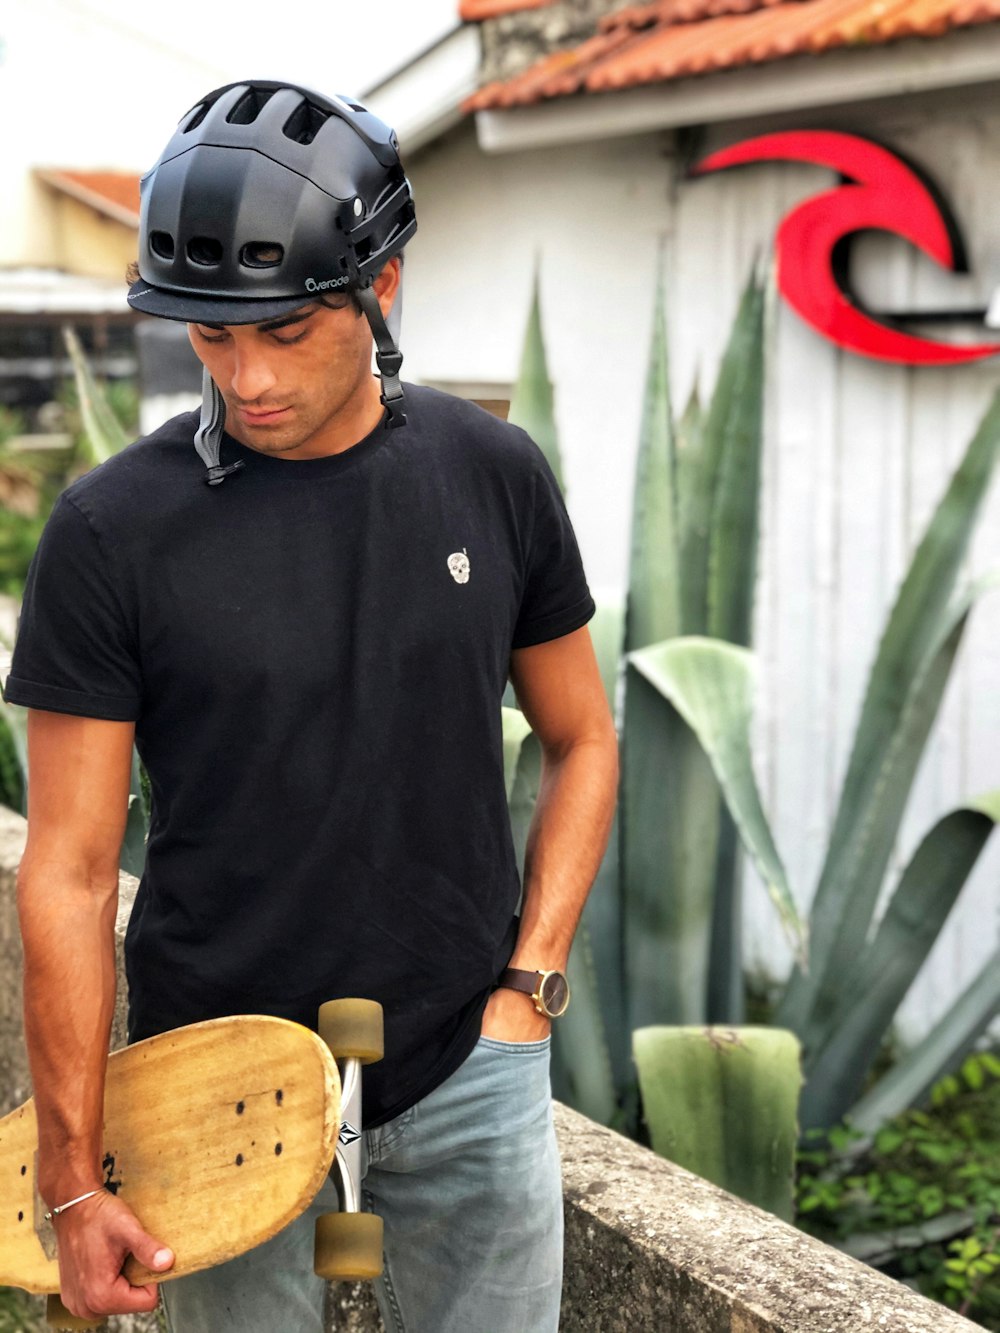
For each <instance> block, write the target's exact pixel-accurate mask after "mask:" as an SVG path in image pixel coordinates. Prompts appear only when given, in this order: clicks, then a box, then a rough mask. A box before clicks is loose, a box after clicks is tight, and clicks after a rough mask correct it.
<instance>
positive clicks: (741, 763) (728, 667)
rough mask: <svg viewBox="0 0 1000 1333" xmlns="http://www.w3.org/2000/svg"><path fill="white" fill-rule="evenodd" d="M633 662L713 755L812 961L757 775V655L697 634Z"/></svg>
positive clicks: (776, 898)
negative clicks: (754, 750)
mask: <svg viewBox="0 0 1000 1333" xmlns="http://www.w3.org/2000/svg"><path fill="white" fill-rule="evenodd" d="M629 664H630V666H631V667H633V668H634V669H635V670H636V671H637V672H638V673H639V674H641V675H642V676H643V677H644V679H645V680H646V681H647V682H648V684H649V686H650V687H651V688H652V689H653V690H654V691H655V693H656V694H657V695H659V696H661V697H662V699H663V700H664V701H666V702H668V703H669V704H670V705H671V707H672V708H674V709H675V710H676V711H677V712H678V713H679V714H680V716H681V717H682V718H683V719H684V722H685V724H686V725H687V727H689V728H690V731H691V733H692V740H693V741H695V742H696V743H697V744H698V746H699V747H700V748H701V749H702V750H703V751H704V753H705V754H706V755H707V757H708V760H709V761H710V763H711V767H712V771H713V772H714V774H715V777H716V779H717V781H718V783H719V786H720V787H721V788H722V791H723V793H724V795H725V798H726V801H727V804H728V806H729V809H730V811H731V813H732V815H733V818H734V819H735V821H736V825H737V827H738V829H739V831H740V835H741V838H742V840H743V845H744V846H745V847H746V849H747V851H748V852H749V853H750V855H751V856H752V858H753V861H754V864H755V865H756V867H757V871H758V873H759V874H760V876H761V878H762V879H763V881H764V883H765V885H766V886H767V891H768V893H769V895H770V897H771V899H772V901H773V903H774V905H775V907H776V908H777V910H778V916H779V918H780V920H781V923H782V926H783V927H784V929H785V933H786V935H787V936H788V940H789V943H790V944H791V946H792V949H793V950H794V952H795V954H796V956H797V957H798V958H800V959H803V960H804V958H805V955H806V949H807V930H806V925H805V923H804V921H803V920H802V918H801V916H800V915H799V912H798V909H797V907H796V906H795V900H794V898H793V896H792V893H791V890H790V888H789V885H788V878H787V876H786V874H785V868H784V866H783V864H782V861H781V857H780V856H779V854H778V850H777V848H776V846H775V844H774V839H773V836H772V833H771V828H770V825H769V823H768V820H767V816H766V815H765V813H764V808H763V804H762V802H761V799H760V792H759V790H758V787H757V780H756V777H755V775H754V771H753V757H752V753H751V747H750V729H751V719H752V711H753V691H754V684H755V679H754V675H755V659H754V656H753V654H752V653H751V652H749V651H748V650H747V649H746V648H739V647H737V646H736V645H734V644H728V643H722V642H721V641H720V640H718V639H708V638H703V637H701V636H698V635H690V636H685V637H683V638H680V639H673V640H671V641H670V642H669V643H658V644H655V645H653V647H651V648H644V649H642V650H640V651H639V652H635V653H630V654H629Z"/></svg>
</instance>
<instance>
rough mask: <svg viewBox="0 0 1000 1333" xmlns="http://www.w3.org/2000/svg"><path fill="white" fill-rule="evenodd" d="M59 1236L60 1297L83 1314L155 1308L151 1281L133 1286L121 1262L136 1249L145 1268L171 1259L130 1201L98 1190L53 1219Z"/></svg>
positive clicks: (87, 1316)
mask: <svg viewBox="0 0 1000 1333" xmlns="http://www.w3.org/2000/svg"><path fill="white" fill-rule="evenodd" d="M53 1225H54V1226H55V1229H56V1235H57V1237H58V1240H59V1283H60V1288H61V1289H60V1297H61V1299H62V1303H63V1305H65V1306H66V1308H67V1310H69V1311H71V1312H72V1313H73V1314H75V1315H80V1316H81V1317H83V1318H84V1319H96V1318H99V1317H100V1316H102V1315H106V1314H132V1313H134V1312H137V1311H149V1310H155V1309H156V1302H157V1299H158V1296H159V1288H158V1287H157V1285H156V1283H155V1282H151V1283H149V1284H148V1285H147V1286H144V1287H133V1286H132V1285H131V1283H130V1282H129V1281H128V1279H127V1278H126V1277H125V1276H124V1275H123V1273H122V1266H123V1265H124V1263H125V1260H126V1259H127V1257H128V1256H129V1255H130V1254H134V1255H135V1257H136V1258H137V1259H138V1260H139V1262H140V1263H142V1264H145V1265H146V1267H147V1268H152V1269H155V1270H156V1271H157V1272H164V1271H165V1270H166V1269H168V1268H170V1266H171V1265H172V1264H173V1262H174V1256H173V1253H172V1251H171V1250H169V1249H168V1248H167V1246H166V1245H162V1244H161V1243H160V1242H159V1241H158V1240H154V1238H153V1237H152V1236H150V1235H149V1234H148V1233H147V1232H146V1231H144V1230H143V1228H142V1226H141V1225H140V1223H139V1219H138V1218H137V1217H136V1216H135V1214H134V1213H133V1212H132V1210H131V1209H130V1208H129V1207H128V1205H127V1204H126V1203H124V1202H122V1200H121V1199H116V1198H115V1196H114V1195H113V1194H109V1193H107V1191H104V1190H102V1191H101V1193H100V1194H97V1195H95V1196H94V1198H93V1199H87V1200H86V1201H85V1202H84V1203H81V1204H77V1206H76V1207H75V1208H71V1209H70V1210H69V1211H68V1212H66V1213H63V1214H62V1215H61V1216H60V1217H57V1218H56V1219H55V1220H54V1223H53Z"/></svg>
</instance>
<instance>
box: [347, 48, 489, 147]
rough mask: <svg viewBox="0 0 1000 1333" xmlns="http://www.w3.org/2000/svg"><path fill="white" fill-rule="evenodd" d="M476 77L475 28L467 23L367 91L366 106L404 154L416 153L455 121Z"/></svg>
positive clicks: (477, 68) (458, 119)
mask: <svg viewBox="0 0 1000 1333" xmlns="http://www.w3.org/2000/svg"><path fill="white" fill-rule="evenodd" d="M478 75H479V31H478V29H477V28H476V26H475V25H474V24H466V25H463V26H461V27H457V28H455V29H454V30H453V31H452V32H449V33H448V34H447V35H446V36H445V37H442V39H441V40H440V41H439V42H436V43H435V44H434V45H433V46H432V47H431V48H430V50H428V51H426V52H425V53H424V54H423V55H422V56H421V57H420V58H419V59H417V60H414V61H411V62H410V63H409V64H407V65H404V66H403V67H402V69H399V70H396V71H395V72H394V73H393V74H392V75H391V76H390V77H389V78H387V79H385V80H383V81H382V82H381V83H378V84H376V85H375V86H374V87H373V88H370V89H368V90H367V91H366V92H365V95H364V101H365V106H367V107H368V108H369V109H370V110H372V111H374V112H375V114H376V115H377V116H381V118H382V119H383V120H384V121H385V122H386V124H387V125H391V126H392V127H393V129H394V130H395V131H396V135H397V137H398V138H399V144H400V148H401V150H402V151H403V152H404V153H406V152H415V151H416V150H417V149H418V148H422V147H423V146H424V144H426V143H430V142H432V141H433V140H434V139H436V138H437V137H438V136H439V135H440V134H443V133H444V132H445V130H449V129H451V127H452V126H453V125H457V124H458V122H459V121H460V120H461V118H462V112H461V106H462V103H463V102H464V101H465V99H466V98H467V97H469V96H470V95H471V94H472V93H474V92H475V91H476V88H477V87H478Z"/></svg>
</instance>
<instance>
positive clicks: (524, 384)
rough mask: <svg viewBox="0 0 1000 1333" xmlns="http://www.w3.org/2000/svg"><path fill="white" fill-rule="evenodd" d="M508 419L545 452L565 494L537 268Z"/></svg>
mask: <svg viewBox="0 0 1000 1333" xmlns="http://www.w3.org/2000/svg"><path fill="white" fill-rule="evenodd" d="M507 420H508V421H511V422H513V423H514V425H515V426H520V427H521V429H522V430H526V431H527V432H528V434H529V435H530V436H531V438H532V439H533V440H534V441H535V443H536V444H537V445H538V447H539V449H541V451H542V453H543V454H544V455H545V458H546V460H547V462H548V465H549V467H550V468H551V469H552V471H553V473H554V474H555V478H556V481H557V482H558V483H559V489H560V490H561V491H562V492H563V493H564V494H565V491H566V486H565V483H564V481H563V467H562V456H561V454H560V451H559V432H558V430H557V428H556V413H555V395H554V393H553V389H552V380H551V379H550V378H549V363H548V357H547V356H546V354H545V337H544V334H543V333H542V305H541V296H540V292H539V276H538V269H537V268H536V269H535V280H534V286H533V288H532V294H531V311H530V313H529V315H528V324H527V327H526V329H525V331H524V344H523V347H522V349H521V366H520V370H519V371H518V376H517V383H516V384H515V385H514V392H513V394H512V396H511V400H510V412H509V414H508V417H507Z"/></svg>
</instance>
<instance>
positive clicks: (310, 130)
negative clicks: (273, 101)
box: [281, 101, 330, 144]
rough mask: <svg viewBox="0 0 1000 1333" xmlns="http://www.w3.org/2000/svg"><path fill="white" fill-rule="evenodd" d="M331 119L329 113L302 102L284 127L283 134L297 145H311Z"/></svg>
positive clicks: (309, 103)
mask: <svg viewBox="0 0 1000 1333" xmlns="http://www.w3.org/2000/svg"><path fill="white" fill-rule="evenodd" d="M329 119H330V116H329V113H328V112H326V111H320V109H319V107H317V106H313V104H312V103H311V102H306V101H302V102H300V103H299V104H298V106H297V107H296V108H295V110H294V111H293V112H292V114H291V115H290V116H289V117H288V119H287V120H286V121H285V123H284V125H282V127H281V132H282V134H284V136H285V138H286V139H293V140H294V141H295V143H304V144H309V143H312V141H313V139H315V138H316V135H317V134H318V133H319V132H320V130H321V129H322V128H323V126H324V125H325V124H326V122H327V121H328V120H329Z"/></svg>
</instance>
